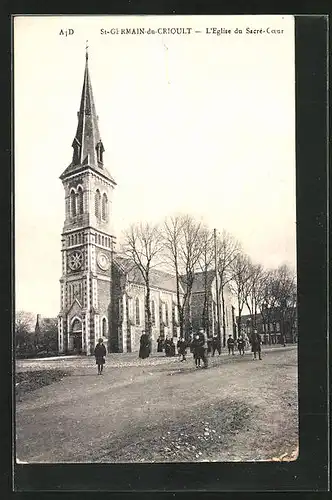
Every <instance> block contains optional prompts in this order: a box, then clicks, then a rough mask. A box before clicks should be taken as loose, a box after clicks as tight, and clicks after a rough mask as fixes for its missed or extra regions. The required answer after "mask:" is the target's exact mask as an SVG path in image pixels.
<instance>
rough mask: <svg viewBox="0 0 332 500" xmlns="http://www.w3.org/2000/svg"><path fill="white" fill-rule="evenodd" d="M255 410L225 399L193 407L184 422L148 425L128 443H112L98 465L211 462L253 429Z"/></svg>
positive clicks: (127, 441) (130, 438)
mask: <svg viewBox="0 0 332 500" xmlns="http://www.w3.org/2000/svg"><path fill="white" fill-rule="evenodd" d="M253 415H254V411H253V409H252V408H251V407H250V406H248V405H246V404H245V403H243V402H241V401H232V400H230V399H224V400H223V401H221V402H220V401H219V402H218V403H213V404H207V405H206V407H205V408H201V407H199V408H198V407H197V408H195V407H192V408H191V411H190V412H186V414H185V418H183V417H182V419H181V421H179V420H176V421H170V420H169V421H167V420H166V422H165V424H164V426H163V427H162V428H160V426H148V425H147V427H146V428H141V429H140V430H136V432H135V433H132V434H131V435H128V436H127V439H126V443H124V442H123V441H122V442H121V443H116V445H115V443H112V446H109V447H107V446H106V450H104V452H103V454H102V456H100V457H99V459H98V462H118V463H121V462H122V463H126V462H148V463H151V462H152V463H153V462H154V463H155V462H209V461H217V460H212V456H213V455H216V454H217V455H218V454H219V453H220V450H221V449H222V450H223V451H224V452H225V450H226V449H228V448H229V447H230V446H231V445H232V441H233V439H234V438H235V437H236V436H237V435H238V434H239V433H240V432H242V431H244V430H245V429H247V428H248V427H249V426H250V423H251V419H252V417H253Z"/></svg>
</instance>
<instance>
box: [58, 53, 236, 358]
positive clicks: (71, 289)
mask: <svg viewBox="0 0 332 500" xmlns="http://www.w3.org/2000/svg"><path fill="white" fill-rule="evenodd" d="M85 59H86V60H85V71H84V80H83V88H82V95H81V101H80V107H79V111H78V123H77V130H76V134H75V138H74V141H73V143H72V148H73V156H72V161H71V163H70V165H69V166H68V167H67V168H66V169H65V170H64V172H63V173H62V175H61V176H60V179H61V181H62V184H63V187H64V193H65V220H64V225H63V230H62V235H61V253H62V276H61V278H60V297H61V299H60V300H61V305H60V313H59V316H58V349H59V352H60V353H65V354H73V353H80V354H87V355H92V354H93V351H94V348H95V345H96V344H97V342H98V339H99V338H101V337H102V338H103V339H104V342H105V345H106V347H107V351H108V352H134V351H138V349H139V339H140V335H141V333H142V330H144V327H145V309H144V298H145V287H144V283H143V281H142V278H141V276H140V273H139V272H138V270H137V269H135V266H134V265H133V263H132V262H130V261H128V259H124V258H123V257H120V256H118V255H116V252H115V240H116V237H115V235H114V233H113V230H112V194H113V190H114V189H115V187H116V182H115V180H114V179H113V177H112V175H111V173H110V172H109V171H108V170H107V168H106V166H105V165H104V158H103V153H104V145H103V143H102V140H101V135H100V132H99V126H98V116H97V114H96V109H95V104H94V98H93V92H92V86H91V79H90V74H89V65H88V62H89V61H88V53H87V52H86V56H85ZM209 286H210V290H209V301H208V308H209V310H210V316H209V317H210V319H209V325H210V329H209V334H210V335H212V334H213V333H215V332H216V315H215V309H216V297H215V295H216V294H215V280H213V279H211V280H210V285H209ZM213 287H214V292H213ZM182 293H183V292H182ZM182 293H181V294H180V296H181V295H182ZM200 293H201V290H198V289H197V290H196V289H195V294H194V296H195V297H198V296H199V294H200ZM226 297H227V303H226V309H225V310H226V311H227V318H228V319H229V321H228V319H227V334H232V333H233V324H232V321H231V319H230V316H229V312H230V311H231V307H232V306H231V296H230V295H229V294H227V295H226ZM200 304H201V301H200V300H198V301H197V299H195V308H194V314H193V316H194V318H193V319H194V323H195V326H196V327H198V326H202V325H201V324H200V317H201V313H200V308H201V305H200ZM151 313H152V339H151V340H152V350H153V351H154V350H156V341H157V338H158V337H159V336H162V337H163V338H165V337H166V336H168V337H173V338H174V340H175V342H176V340H177V338H178V336H179V330H180V329H179V323H178V314H177V302H176V281H175V277H174V276H172V275H171V274H169V273H167V272H164V271H162V270H156V269H154V270H153V271H152V275H151Z"/></svg>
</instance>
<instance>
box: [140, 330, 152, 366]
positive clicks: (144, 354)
mask: <svg viewBox="0 0 332 500" xmlns="http://www.w3.org/2000/svg"><path fill="white" fill-rule="evenodd" d="M138 355H139V357H140V358H141V359H145V358H148V357H149V356H150V339H149V337H148V335H147V334H146V333H145V331H144V330H143V331H142V335H141V338H140V348H139V354H138Z"/></svg>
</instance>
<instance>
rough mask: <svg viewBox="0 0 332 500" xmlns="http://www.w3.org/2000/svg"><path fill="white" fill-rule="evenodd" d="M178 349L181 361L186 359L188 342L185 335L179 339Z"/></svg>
mask: <svg viewBox="0 0 332 500" xmlns="http://www.w3.org/2000/svg"><path fill="white" fill-rule="evenodd" d="M177 349H178V355H179V357H180V358H181V359H180V361H186V354H187V350H186V349H187V343H186V341H185V340H184V338H183V337H181V338H180V339H179V340H178V343H177Z"/></svg>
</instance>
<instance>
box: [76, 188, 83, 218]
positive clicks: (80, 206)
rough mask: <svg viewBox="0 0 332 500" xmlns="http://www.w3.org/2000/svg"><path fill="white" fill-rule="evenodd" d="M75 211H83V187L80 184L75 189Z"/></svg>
mask: <svg viewBox="0 0 332 500" xmlns="http://www.w3.org/2000/svg"><path fill="white" fill-rule="evenodd" d="M77 211H78V213H79V214H82V213H83V189H82V188H81V186H80V187H79V188H78V190H77Z"/></svg>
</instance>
